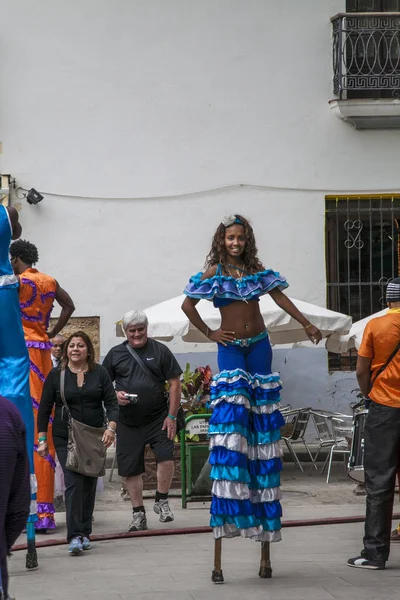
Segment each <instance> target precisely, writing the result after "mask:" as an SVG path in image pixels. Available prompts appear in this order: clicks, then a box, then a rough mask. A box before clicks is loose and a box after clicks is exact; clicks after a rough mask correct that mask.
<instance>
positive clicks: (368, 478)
mask: <svg viewBox="0 0 400 600" xmlns="http://www.w3.org/2000/svg"><path fill="white" fill-rule="evenodd" d="M386 302H387V303H388V306H389V310H388V312H387V314H386V315H384V316H383V317H377V318H376V319H372V320H371V321H370V322H369V323H368V324H367V326H366V328H365V331H364V335H363V339H362V343H361V346H360V349H359V351H358V360H357V379H358V384H359V386H360V389H361V391H362V393H363V394H364V396H365V398H369V399H370V400H371V404H370V407H369V412H368V417H367V421H366V425H365V435H364V443H365V447H364V472H365V489H366V492H367V500H366V502H367V507H366V517H365V535H364V549H363V550H362V552H361V555H360V556H357V557H356V558H350V559H349V560H348V561H347V564H348V566H349V567H357V568H361V569H384V568H385V564H386V561H387V560H388V558H389V549H390V529H391V520H392V510H393V499H394V489H395V484H396V474H397V471H398V467H399V462H400V461H399V458H400V278H397V279H393V281H391V282H390V283H389V284H388V286H387V290H386Z"/></svg>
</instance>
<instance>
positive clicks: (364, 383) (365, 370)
mask: <svg viewBox="0 0 400 600" xmlns="http://www.w3.org/2000/svg"><path fill="white" fill-rule="evenodd" d="M373 321H374V319H372V321H369V323H367V325H366V326H365V329H364V333H363V336H362V340H361V344H360V347H359V349H358V357H357V366H356V375H357V381H358V385H359V386H360V390H361V392H362V394H363V396H364V398H368V397H369V393H370V391H371V387H372V385H371V365H372V360H373V358H374V354H375V352H374V336H373V333H372V329H373Z"/></svg>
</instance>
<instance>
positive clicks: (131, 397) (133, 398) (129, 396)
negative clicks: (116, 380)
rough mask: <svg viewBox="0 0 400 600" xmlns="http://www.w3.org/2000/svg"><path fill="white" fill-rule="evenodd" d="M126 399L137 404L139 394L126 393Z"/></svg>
mask: <svg viewBox="0 0 400 600" xmlns="http://www.w3.org/2000/svg"><path fill="white" fill-rule="evenodd" d="M125 400H128V401H129V402H130V403H131V404H136V403H137V401H138V400H139V396H138V395H137V394H125Z"/></svg>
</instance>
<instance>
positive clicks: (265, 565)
mask: <svg viewBox="0 0 400 600" xmlns="http://www.w3.org/2000/svg"><path fill="white" fill-rule="evenodd" d="M258 575H259V576H260V577H262V579H270V577H272V569H271V560H270V544H269V542H262V543H261V561H260V570H259V572H258Z"/></svg>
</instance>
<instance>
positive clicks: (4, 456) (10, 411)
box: [0, 396, 31, 600]
mask: <svg viewBox="0 0 400 600" xmlns="http://www.w3.org/2000/svg"><path fill="white" fill-rule="evenodd" d="M0 415H1V418H0V575H1V577H0V598H3V597H4V598H5V599H6V600H7V599H8V598H9V596H8V572H7V554H8V553H9V552H10V550H11V547H12V546H13V544H14V543H15V541H16V539H17V538H18V536H19V535H20V534H21V532H22V530H23V529H24V527H25V524H26V520H27V518H28V516H29V506H30V498H31V492H30V483H29V460H28V453H27V448H26V435H25V425H24V423H23V421H22V417H21V414H20V412H19V410H18V409H17V408H16V407H15V406H14V405H13V404H12V403H11V402H9V401H8V400H6V399H5V398H3V397H2V396H0ZM1 588H3V589H2V590H1ZM2 594H3V595H2Z"/></svg>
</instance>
